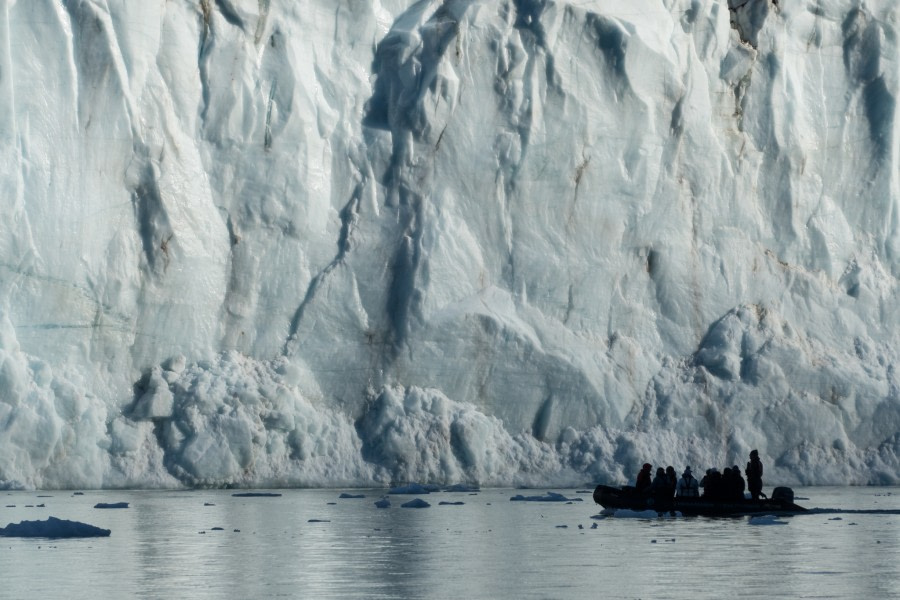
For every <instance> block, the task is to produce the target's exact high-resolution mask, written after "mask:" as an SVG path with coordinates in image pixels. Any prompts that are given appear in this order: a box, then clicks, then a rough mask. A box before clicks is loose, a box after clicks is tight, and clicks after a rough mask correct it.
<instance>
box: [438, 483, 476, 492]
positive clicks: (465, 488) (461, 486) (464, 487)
mask: <svg viewBox="0 0 900 600" xmlns="http://www.w3.org/2000/svg"><path fill="white" fill-rule="evenodd" d="M444 491H445V492H461V493H472V492H480V491H481V489H480V488H479V487H478V486H477V485H468V484H465V483H456V484H454V485H451V486H450V487H448V488H444Z"/></svg>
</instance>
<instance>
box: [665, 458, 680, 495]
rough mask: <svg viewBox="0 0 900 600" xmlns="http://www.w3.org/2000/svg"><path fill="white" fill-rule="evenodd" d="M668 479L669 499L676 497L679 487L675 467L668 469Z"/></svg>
mask: <svg viewBox="0 0 900 600" xmlns="http://www.w3.org/2000/svg"><path fill="white" fill-rule="evenodd" d="M666 479H668V480H669V497H670V498H671V497H672V496H674V495H675V487H676V486H677V485H678V475H676V474H675V467H673V466H671V465H670V466H668V467H666Z"/></svg>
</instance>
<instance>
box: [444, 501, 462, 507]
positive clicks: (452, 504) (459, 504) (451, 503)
mask: <svg viewBox="0 0 900 600" xmlns="http://www.w3.org/2000/svg"><path fill="white" fill-rule="evenodd" d="M463 504H465V502H447V501H446V500H441V501H440V502H438V506H462V505H463Z"/></svg>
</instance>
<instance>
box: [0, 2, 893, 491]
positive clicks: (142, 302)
mask: <svg viewBox="0 0 900 600" xmlns="http://www.w3.org/2000/svg"><path fill="white" fill-rule="evenodd" d="M898 17H900V8H898V7H897V4H896V3H895V2H893V0H872V1H867V2H865V3H862V2H858V1H856V0H821V1H819V2H814V3H798V2H774V1H769V0H740V1H738V0H631V1H629V2H619V1H613V0H578V1H576V0H482V1H479V0H445V1H437V0H422V1H418V2H413V1H411V0H370V1H368V2H365V1H363V2H360V1H355V0H311V1H308V2H303V3H296V2H287V1H282V0H216V1H215V2H213V1H212V0H170V1H168V2H123V1H120V0H66V1H60V0H29V1H28V2H24V1H21V0H20V1H18V2H17V1H11V2H6V3H3V4H2V5H0V49H2V51H0V152H2V160H0V190H2V194H0V202H2V205H3V213H4V219H2V221H0V487H6V488H18V487H24V488H50V487H122V486H131V487H174V486H181V485H189V486H225V485H236V486H263V485H285V486H289V485H301V486H332V485H379V484H384V483H386V482H390V481H398V482H402V481H431V482H439V483H453V482H465V483H478V484H482V485H515V484H525V483H541V484H547V485H561V484H570V485H571V484H575V483H580V482H585V481H598V480H604V481H616V480H618V481H621V480H624V479H625V478H628V477H631V476H632V475H633V473H634V470H635V469H636V468H637V466H638V465H640V464H641V463H643V462H644V461H645V460H646V461H650V462H652V463H653V464H660V463H661V464H673V465H677V466H678V468H681V467H682V466H683V465H685V464H692V465H695V468H697V467H704V466H712V465H718V466H721V465H725V464H733V463H735V462H738V463H739V464H742V462H740V461H743V460H745V457H746V454H747V452H749V450H750V449H752V448H758V449H759V450H760V454H761V456H762V457H763V461H764V463H765V464H766V479H767V480H768V481H778V482H783V483H804V484H815V483H896V482H897V481H898V480H900V475H898V473H900V373H898V366H900V358H898V357H900V294H898V277H900V160H898V159H900V121H898V118H897V117H898V107H897V96H898V92H900V52H898V42H897V40H898V30H897V23H898Z"/></svg>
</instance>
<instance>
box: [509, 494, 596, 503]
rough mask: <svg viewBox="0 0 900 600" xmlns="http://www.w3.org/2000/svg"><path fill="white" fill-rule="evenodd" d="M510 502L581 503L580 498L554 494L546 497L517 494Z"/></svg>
mask: <svg viewBox="0 0 900 600" xmlns="http://www.w3.org/2000/svg"><path fill="white" fill-rule="evenodd" d="M509 501H510V502H581V501H582V499H581V498H566V497H565V496H563V495H562V494H557V493H556V492H547V495H546V496H523V495H521V494H517V495H515V496H513V497H512V498H510V499H509Z"/></svg>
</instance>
